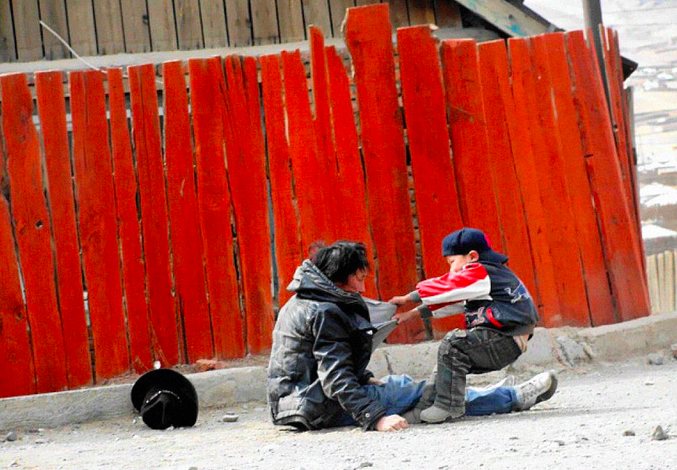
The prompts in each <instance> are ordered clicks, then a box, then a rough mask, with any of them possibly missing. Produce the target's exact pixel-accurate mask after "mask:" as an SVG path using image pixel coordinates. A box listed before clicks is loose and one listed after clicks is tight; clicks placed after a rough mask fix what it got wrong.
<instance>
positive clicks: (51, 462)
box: [0, 358, 677, 470]
mask: <svg viewBox="0 0 677 470" xmlns="http://www.w3.org/2000/svg"><path fill="white" fill-rule="evenodd" d="M559 377H560V386H559V389H558V391H557V393H556V394H555V396H554V397H553V398H552V399H551V400H550V401H547V402H544V403H541V404H539V405H537V406H535V407H534V408H532V409H531V410H530V411H526V412H522V413H512V414H509V415H497V416H487V417H478V418H466V419H464V420H461V421H459V422H456V423H447V424H442V425H418V426H413V427H412V428H410V429H409V430H406V431H402V432H398V433H390V434H384V433H377V432H366V433H365V432H362V431H360V430H357V429H355V428H341V429H333V430H325V431H317V432H305V433H298V432H295V431H292V430H289V429H285V428H277V427H273V426H272V425H271V424H270V422H269V416H268V412H267V410H266V409H265V407H264V406H262V405H261V404H250V405H248V406H242V407H237V408H232V407H231V408H222V409H211V410H203V411H202V412H201V414H200V417H199V419H198V423H197V425H196V426H195V427H193V428H190V429H174V430H167V431H153V430H151V429H149V428H147V427H145V425H144V424H143V423H142V421H141V420H137V419H132V418H131V417H130V418H126V419H117V420H111V421H103V422H95V423H85V424H81V425H75V426H67V427H64V428H57V429H40V430H35V431H33V432H17V433H16V435H15V437H16V440H15V441H6V442H3V443H0V469H1V468H20V469H28V468H40V469H61V468H63V469H74V468H82V469H100V468H112V469H137V468H138V469H147V468H149V467H153V468H157V469H181V470H197V469H238V470H239V469H250V468H251V469H277V468H279V469H306V470H312V469H323V470H324V469H327V470H330V469H340V470H342V469H357V468H373V469H409V468H412V469H447V468H448V469H454V468H463V469H464V470H465V469H492V470H493V469H503V468H505V469H510V470H518V469H522V468H523V469H530V470H531V469H535V468H567V469H568V468H571V469H574V468H576V469H577V468H588V469H608V470H611V469H632V470H639V469H675V468H677V404H676V403H675V397H676V396H677V361H674V360H669V361H667V362H666V363H665V364H664V365H648V364H647V361H646V358H641V359H634V360H630V361H628V362H626V363H622V364H605V365H604V364H603V365H596V366H595V367H587V368H586V369H580V368H579V369H578V370H574V371H572V370H567V371H563V372H561V373H560V374H559ZM227 412H232V413H236V414H237V415H238V417H239V419H238V421H237V422H234V423H228V422H224V421H223V419H222V418H223V416H224V414H225V413H227ZM658 425H660V426H661V427H662V428H663V429H664V430H665V432H666V434H667V439H665V440H655V439H653V438H652V431H653V430H654V428H655V427H656V426H658ZM671 430H674V431H671ZM673 432H675V434H673ZM626 434H630V435H626ZM632 434H634V435H632ZM4 437H5V436H4V435H2V436H0V441H2V440H3V438H4ZM544 464H546V465H547V467H544Z"/></svg>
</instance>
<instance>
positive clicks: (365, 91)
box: [345, 4, 424, 342]
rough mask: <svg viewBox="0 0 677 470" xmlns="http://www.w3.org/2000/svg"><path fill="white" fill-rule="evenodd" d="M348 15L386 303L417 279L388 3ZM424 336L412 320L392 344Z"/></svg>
mask: <svg viewBox="0 0 677 470" xmlns="http://www.w3.org/2000/svg"><path fill="white" fill-rule="evenodd" d="M347 15H348V16H347V19H346V23H345V38H346V43H347V45H348V48H349V50H350V53H351V55H352V58H353V65H354V68H355V85H356V88H357V101H358V105H359V110H360V127H361V133H362V150H363V155H364V163H365V169H366V180H367V195H368V201H369V202H368V204H369V206H368V208H369V219H370V222H371V228H372V233H373V236H374V245H375V252H376V255H377V257H378V270H377V273H378V285H379V292H380V294H381V297H382V298H384V299H389V298H390V297H392V296H393V295H401V294H405V293H408V292H410V291H411V290H412V289H413V288H414V286H415V284H416V280H417V274H416V247H415V242H414V229H413V226H412V216H411V207H410V201H409V192H408V184H407V167H406V154H405V146H404V136H403V128H402V117H401V115H400V110H399V104H398V92H397V86H396V83H395V61H394V57H393V45H392V37H391V26H390V17H389V13H388V5H387V4H379V5H369V6H365V7H359V8H351V9H349V10H348V13H347ZM423 336H424V331H423V322H422V321H421V320H419V319H416V320H413V321H410V322H407V323H405V324H404V325H402V326H400V328H398V329H397V330H395V331H394V332H393V334H392V335H391V336H390V339H391V340H394V341H396V342H405V341H406V342H412V341H416V340H419V339H421V338H423Z"/></svg>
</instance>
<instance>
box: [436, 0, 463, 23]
mask: <svg viewBox="0 0 677 470" xmlns="http://www.w3.org/2000/svg"><path fill="white" fill-rule="evenodd" d="M434 3H435V24H436V25H437V26H439V27H440V28H462V27H463V21H462V19H461V8H460V6H459V4H458V3H456V2H453V1H452V2H450V1H448V0H434Z"/></svg>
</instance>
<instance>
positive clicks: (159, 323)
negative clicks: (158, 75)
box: [127, 64, 180, 367]
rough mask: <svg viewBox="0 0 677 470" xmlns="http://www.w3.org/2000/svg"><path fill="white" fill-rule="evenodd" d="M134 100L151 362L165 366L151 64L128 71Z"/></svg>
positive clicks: (167, 341)
mask: <svg viewBox="0 0 677 470" xmlns="http://www.w3.org/2000/svg"><path fill="white" fill-rule="evenodd" d="M127 72H128V74H129V91H130V97H131V102H132V125H133V129H134V132H133V135H134V148H135V151H136V166H137V173H138V175H139V196H140V200H141V219H142V223H141V227H142V231H143V241H144V245H145V246H146V247H147V249H146V250H145V254H146V275H147V279H148V304H149V306H150V319H151V325H150V328H151V338H152V339H153V349H154V352H155V358H156V359H157V360H159V361H160V362H161V363H162V365H163V366H165V367H167V366H173V365H175V364H177V363H178V362H179V358H180V352H179V344H178V337H177V318H176V305H175V303H174V297H173V295H172V275H171V272H170V264H169V230H168V229H169V227H168V226H167V221H168V216H167V200H166V192H165V177H164V169H163V161H162V141H161V136H160V122H159V118H158V101H157V93H156V90H155V68H154V67H153V65H151V64H148V65H141V66H133V67H129V68H128V69H127Z"/></svg>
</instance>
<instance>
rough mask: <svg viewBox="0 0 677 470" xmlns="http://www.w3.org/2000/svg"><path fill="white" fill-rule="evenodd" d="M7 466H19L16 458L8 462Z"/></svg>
mask: <svg viewBox="0 0 677 470" xmlns="http://www.w3.org/2000/svg"><path fill="white" fill-rule="evenodd" d="M9 466H10V467H18V466H19V462H17V461H16V460H13V461H12V463H10V464H9Z"/></svg>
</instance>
